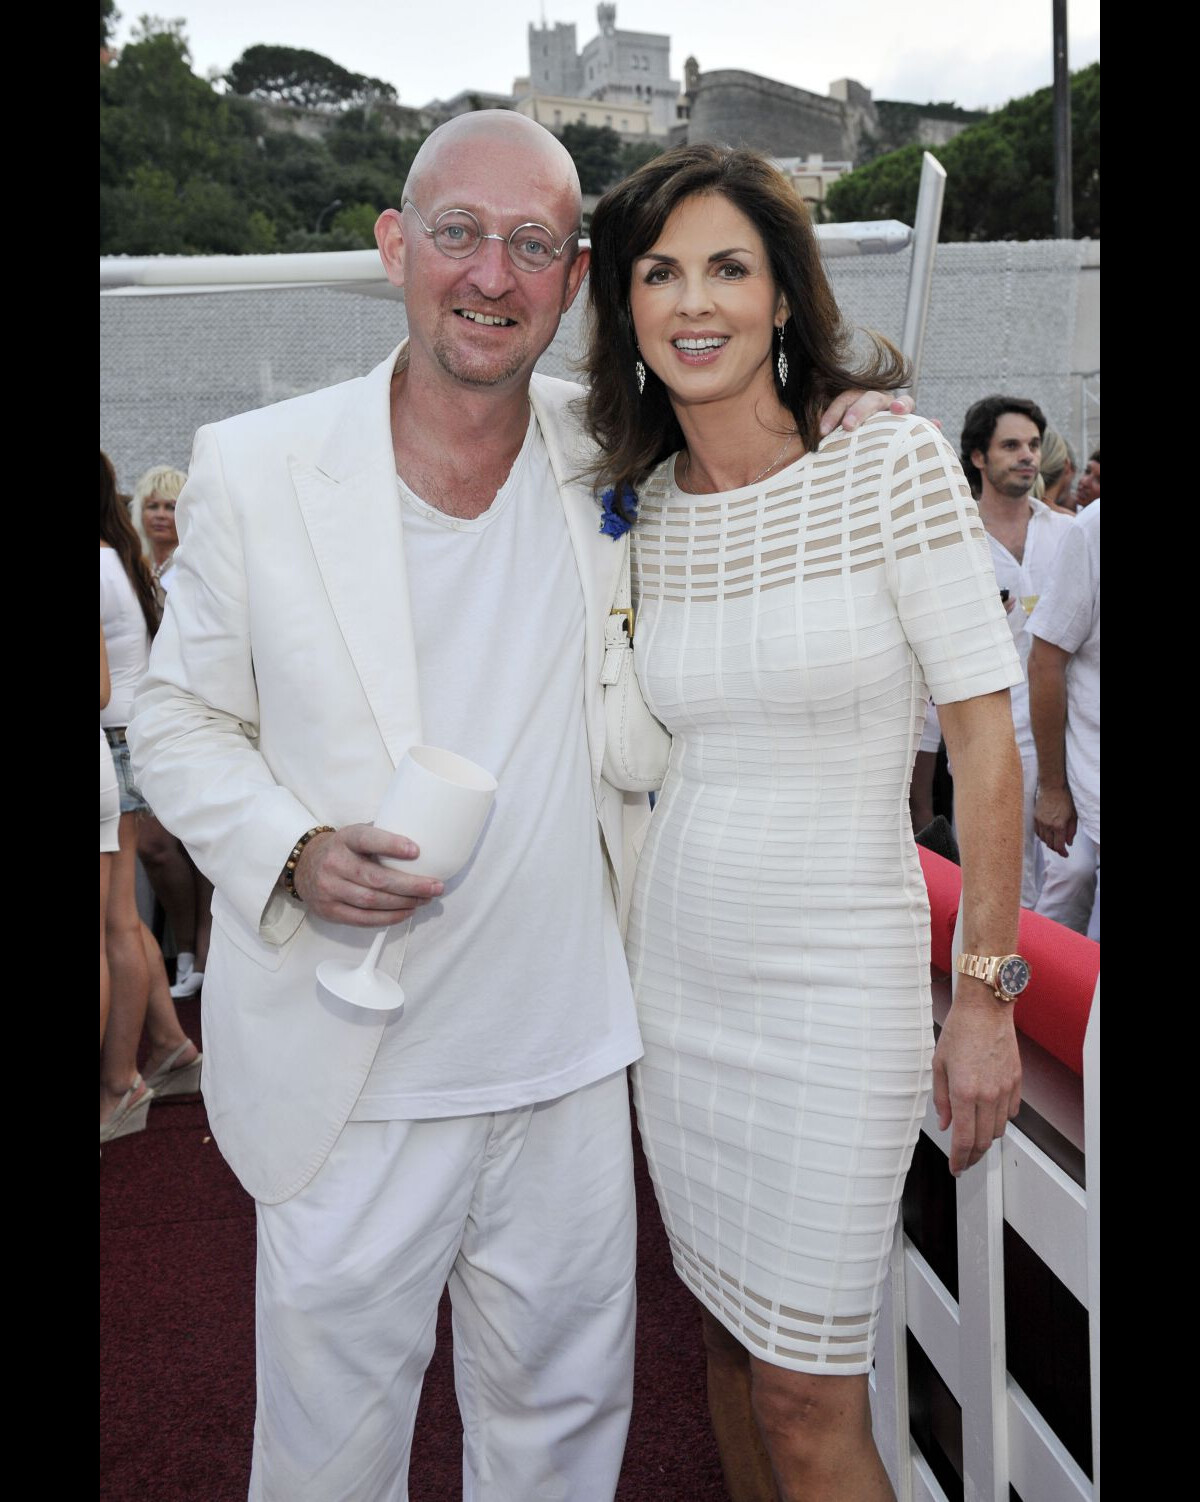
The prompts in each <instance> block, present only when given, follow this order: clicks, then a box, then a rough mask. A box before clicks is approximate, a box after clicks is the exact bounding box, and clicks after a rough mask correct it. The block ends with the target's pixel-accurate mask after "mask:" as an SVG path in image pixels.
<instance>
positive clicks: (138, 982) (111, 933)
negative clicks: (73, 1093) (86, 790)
mask: <svg viewBox="0 0 1200 1502" xmlns="http://www.w3.org/2000/svg"><path fill="white" fill-rule="evenodd" d="M136 823H137V815H136V814H122V815H121V823H120V825H119V827H118V838H119V839H120V842H121V848H120V849H119V850H117V851H115V852H114V853H113V856H112V879H111V883H110V886H109V893H108V914H107V918H108V921H107V924H106V926H105V935H106V941H107V948H108V969H109V975H110V978H111V1002H110V1006H109V1015H108V1026H107V1027H106V1028H105V1032H104V1045H103V1047H102V1048H101V1050H100V1120H101V1121H106V1120H107V1119H108V1117H109V1116H111V1115H112V1113H113V1111H114V1110H115V1108H116V1106H117V1104H118V1102H119V1101H120V1099H121V1097H122V1096H123V1095H124V1094H125V1092H126V1091H127V1090H128V1089H129V1087H130V1085H132V1084H133V1081H134V1079H135V1077H136V1075H137V1072H138V1069H137V1051H138V1042H139V1040H140V1039H141V1036H142V1024H143V1023H144V1022H145V1020H146V1003H147V1000H148V999H149V992H150V976H149V973H148V971H147V969H146V954H145V951H144V949H143V948H142V920H141V918H140V917H139V916H138V910H137V893H136V887H135V871H134V861H135V860H136V857H137V829H136V827H135V826H136Z"/></svg>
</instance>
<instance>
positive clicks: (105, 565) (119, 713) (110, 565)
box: [100, 548, 150, 729]
mask: <svg viewBox="0 0 1200 1502" xmlns="http://www.w3.org/2000/svg"><path fill="white" fill-rule="evenodd" d="M100 624H101V625H102V626H103V627H104V647H105V650H106V651H107V653H108V674H109V677H110V679H111V680H112V695H111V697H110V698H109V701H108V703H107V704H106V705H105V706H104V708H103V709H102V710H101V711H100V723H101V725H103V726H105V727H106V728H109V727H111V728H113V729H116V728H117V727H119V726H120V727H123V726H125V725H128V724H129V720H130V717H131V716H132V714H133V695H134V692H135V690H136V689H137V686H138V684H139V683H141V681H142V679H143V678H144V677H145V675H146V668H147V666H148V665H149V662H150V633H149V631H147V629H146V617H145V616H144V615H143V614H142V607H141V606H140V605H139V604H138V597H137V595H136V594H135V593H134V588H133V585H132V584H130V582H129V577H128V575H127V574H126V573H125V569H124V567H123V566H122V563H121V559H120V557H119V556H118V554H117V551H116V549H115V548H101V549H100Z"/></svg>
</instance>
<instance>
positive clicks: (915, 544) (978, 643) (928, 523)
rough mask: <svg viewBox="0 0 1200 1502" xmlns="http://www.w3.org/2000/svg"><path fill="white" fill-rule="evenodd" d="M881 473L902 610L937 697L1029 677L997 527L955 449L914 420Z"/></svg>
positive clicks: (963, 695)
mask: <svg viewBox="0 0 1200 1502" xmlns="http://www.w3.org/2000/svg"><path fill="white" fill-rule="evenodd" d="M881 478H882V481H883V485H882V493H881V499H880V506H881V511H882V516H881V521H882V526H883V535H884V550H885V554H886V558H887V566H888V571H889V575H890V578H891V583H892V589H893V592H894V596H895V600H896V608H897V610H898V612H899V615H900V621H901V624H902V625H903V627H904V634H905V636H906V637H907V638H908V642H909V645H910V646H911V647H912V649H913V652H914V653H915V654H916V657H917V660H918V662H919V663H920V665H921V669H922V672H923V674H924V677H925V682H926V684H927V685H928V688H929V692H930V694H931V695H932V696H933V701H934V703H935V704H954V703H957V702H958V701H959V700H962V699H973V698H975V697H977V696H978V695H980V694H990V693H995V692H996V690H998V689H1002V688H1012V687H1013V686H1014V685H1015V684H1018V683H1020V682H1021V681H1022V679H1023V677H1024V674H1023V673H1022V670H1021V662H1020V659H1019V657H1018V656H1017V651H1016V648H1015V646H1014V645H1013V639H1012V633H1011V631H1010V630H1009V629H1008V620H1007V617H1006V616H1005V613H1004V606H1003V604H1002V602H1001V600H1000V586H999V585H998V584H997V583H996V573H995V569H994V568H993V566H992V558H991V551H990V549H989V547H988V542H987V535H986V533H985V532H984V529H983V523H982V521H981V520H980V518H979V511H978V509H977V507H976V505H975V501H974V498H973V497H972V495H971V491H970V487H969V486H968V484H967V481H966V477H965V476H964V475H963V472H962V469H961V468H960V466H959V463H958V459H957V458H956V456H955V454H954V451H953V449H952V448H951V447H950V445H949V444H948V443H947V442H946V440H945V439H944V438H943V437H942V435H941V433H939V432H938V430H937V429H936V428H935V427H933V426H932V425H931V424H930V423H927V422H925V421H924V420H923V419H921V418H917V417H913V418H908V419H906V420H905V421H904V422H903V423H902V424H901V425H900V428H899V431H898V432H897V433H896V436H895V437H894V438H893V440H892V443H891V446H890V449H889V453H888V457H887V460H886V461H885V464H884V473H883V475H882V477H881Z"/></svg>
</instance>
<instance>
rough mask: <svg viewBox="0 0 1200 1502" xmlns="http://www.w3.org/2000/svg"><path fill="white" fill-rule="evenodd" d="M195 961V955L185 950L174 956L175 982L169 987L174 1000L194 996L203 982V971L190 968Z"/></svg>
mask: <svg viewBox="0 0 1200 1502" xmlns="http://www.w3.org/2000/svg"><path fill="white" fill-rule="evenodd" d="M195 962H196V956H195V955H194V954H188V953H187V952H186V951H185V952H184V953H183V954H180V955H176V957H175V984H174V985H173V986H172V987H171V995H172V996H173V997H174V998H175V1000H176V1001H182V1000H183V999H184V998H185V997H188V996H195V994H196V992H197V991H199V989H200V987H201V986H202V985H203V984H204V971H203V970H194V969H193V968H192V967H193V965H194V964H195Z"/></svg>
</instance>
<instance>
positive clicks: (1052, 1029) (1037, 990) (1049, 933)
mask: <svg viewBox="0 0 1200 1502" xmlns="http://www.w3.org/2000/svg"><path fill="white" fill-rule="evenodd" d="M917 853H918V854H919V855H920V857H921V867H922V869H923V870H924V872H925V885H926V887H927V888H928V890H929V909H930V917H931V920H932V922H931V927H932V944H931V950H930V958H931V959H932V961H933V964H934V965H936V966H937V968H938V969H939V970H941V971H943V972H944V973H946V974H948V973H949V971H950V957H951V945H952V943H953V940H954V925H955V923H956V922H957V920H958V905H959V901H960V900H961V897H962V872H961V871H960V870H959V868H958V867H957V866H956V865H955V864H954V862H953V861H948V860H947V859H946V858H945V857H944V856H941V855H935V854H934V852H933V851H932V850H926V849H925V848H924V847H923V846H918V847H917ZM1018 935H1019V937H1018V940H1017V948H1018V949H1019V951H1020V952H1021V954H1023V955H1024V956H1025V958H1026V959H1027V960H1028V961H1029V964H1030V968H1031V969H1032V971H1033V978H1032V979H1031V980H1030V982H1029V987H1028V989H1027V990H1026V992H1025V994H1024V996H1022V997H1021V999H1020V1001H1018V1002H1017V1006H1016V1013H1015V1021H1016V1024H1017V1027H1018V1029H1019V1030H1020V1031H1021V1032H1023V1033H1024V1034H1025V1035H1026V1036H1027V1037H1030V1038H1032V1039H1033V1040H1034V1042H1035V1043H1040V1044H1041V1046H1042V1047H1043V1048H1044V1049H1045V1050H1046V1051H1047V1052H1048V1053H1051V1054H1053V1055H1054V1057H1055V1058H1056V1059H1058V1060H1060V1061H1061V1062H1062V1063H1063V1064H1065V1065H1066V1066H1067V1068H1068V1069H1070V1070H1072V1071H1073V1072H1074V1073H1075V1074H1077V1075H1080V1076H1082V1074H1083V1035H1084V1032H1085V1031H1086V1029H1087V1023H1088V1014H1089V1013H1090V1011H1091V1006H1092V996H1093V995H1094V993H1095V990H1096V980H1097V978H1098V976H1099V974H1100V946H1099V944H1097V943H1096V942H1095V941H1094V940H1092V939H1087V938H1085V937H1084V936H1083V935H1082V934H1077V933H1075V932H1074V930H1072V929H1069V928H1064V927H1063V926H1062V924H1061V923H1055V922H1054V921H1053V920H1052V919H1050V918H1042V917H1040V916H1039V915H1038V914H1037V913H1031V912H1028V911H1026V910H1025V909H1024V908H1022V909H1021V921H1020V926H1019V929H1018Z"/></svg>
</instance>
